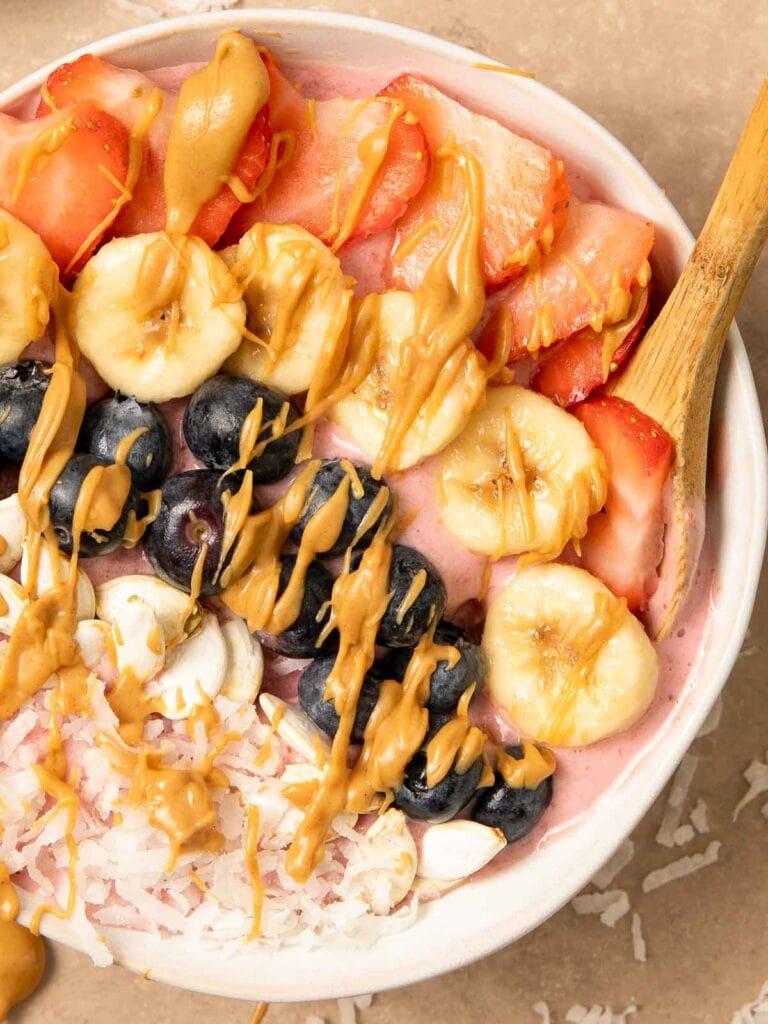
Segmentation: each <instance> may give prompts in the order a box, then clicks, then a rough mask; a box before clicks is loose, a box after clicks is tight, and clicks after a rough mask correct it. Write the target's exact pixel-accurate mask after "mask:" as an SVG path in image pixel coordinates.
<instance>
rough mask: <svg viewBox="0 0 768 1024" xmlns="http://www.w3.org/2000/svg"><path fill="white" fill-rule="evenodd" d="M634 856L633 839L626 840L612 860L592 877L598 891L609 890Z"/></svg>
mask: <svg viewBox="0 0 768 1024" xmlns="http://www.w3.org/2000/svg"><path fill="white" fill-rule="evenodd" d="M634 856H635V844H634V843H633V842H632V840H631V839H625V840H624V842H623V843H622V844H621V846H620V847H619V848H618V850H616V852H615V853H614V855H613V856H612V857H611V858H610V860H608V861H606V863H605V864H604V865H603V866H602V867H601V868H600V870H599V871H598V872H597V873H596V874H595V875H593V876H592V884H593V885H594V886H596V887H597V888H598V889H607V888H608V886H609V885H610V884H611V882H612V881H613V880H614V878H617V877H618V876H619V875H620V874H621V872H622V871H623V870H624V868H625V867H626V866H627V864H629V862H630V861H631V860H632V858H633V857H634Z"/></svg>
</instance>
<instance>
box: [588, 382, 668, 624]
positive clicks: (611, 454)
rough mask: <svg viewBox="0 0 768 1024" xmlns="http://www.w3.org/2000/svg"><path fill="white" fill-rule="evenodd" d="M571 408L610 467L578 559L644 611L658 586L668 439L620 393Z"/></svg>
mask: <svg viewBox="0 0 768 1024" xmlns="http://www.w3.org/2000/svg"><path fill="white" fill-rule="evenodd" d="M571 412H572V413H573V414H574V416H576V417H577V418H578V419H580V420H581V422H582V423H583V424H584V426H585V427H586V429H587V432H588V433H589V436H590V437H591V438H592V440H593V441H594V442H595V444H596V445H597V447H598V448H599V449H600V450H601V451H602V453H603V455H604V456H605V461H606V466H607V470H608V496H607V498H606V502H605V508H604V510H603V511H602V512H598V514H597V515H595V516H593V517H592V518H591V519H590V521H589V529H588V531H587V535H586V537H584V538H583V540H582V541H581V564H582V565H583V566H584V568H585V569H588V570H589V572H591V573H593V574H594V575H595V576H599V577H600V579H602V580H603V582H604V583H606V584H607V586H609V587H610V589H611V590H612V591H613V592H614V594H616V595H617V596H618V597H626V599H627V603H628V604H629V607H630V608H631V609H633V610H635V611H637V610H642V609H643V608H645V607H646V606H647V604H648V601H649V600H650V598H651V597H652V596H653V594H654V593H655V591H656V588H657V587H658V585H659V576H658V573H657V569H658V566H659V563H660V562H661V558H662V555H663V553H664V487H665V484H666V482H667V478H668V477H669V472H670V468H671V466H672V440H671V438H670V437H669V435H668V434H667V432H666V431H665V430H664V429H663V428H662V427H661V426H659V424H658V423H656V421H655V420H652V419H651V417H650V416H646V415H645V413H642V412H640V410H639V409H637V408H636V407H635V406H634V405H632V403H631V402H626V401H624V400H623V399H621V398H615V397H612V396H610V397H609V396H606V397H601V398H590V399H589V400H588V401H586V402H582V403H581V404H580V405H576V406H574V407H573V409H572V410H571Z"/></svg>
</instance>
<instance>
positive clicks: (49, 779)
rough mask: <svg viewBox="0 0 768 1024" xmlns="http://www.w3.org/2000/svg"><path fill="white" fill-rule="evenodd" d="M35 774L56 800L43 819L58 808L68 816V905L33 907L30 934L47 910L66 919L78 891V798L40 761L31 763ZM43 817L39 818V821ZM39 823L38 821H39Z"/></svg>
mask: <svg viewBox="0 0 768 1024" xmlns="http://www.w3.org/2000/svg"><path fill="white" fill-rule="evenodd" d="M34 770H35V774H36V775H37V778H38V781H39V782H40V785H41V787H42V788H43V790H44V791H45V792H46V793H47V794H48V796H50V797H52V798H53V799H54V800H55V801H56V803H55V804H54V806H53V807H52V808H51V810H50V811H48V814H47V815H45V816H44V818H45V819H46V820H49V819H50V818H53V817H54V816H55V815H56V814H58V813H59V811H64V812H65V814H66V818H67V823H66V840H67V852H68V854H69V864H68V866H67V874H68V876H69V895H68V898H67V905H66V907H64V908H61V907H57V906H54V905H53V904H50V903H47V904H44V905H42V906H39V907H37V908H36V909H35V912H34V914H33V915H32V920H31V921H30V923H29V930H30V931H31V932H32V934H33V935H39V934H40V923H41V921H42V919H43V917H44V916H45V915H46V914H50V915H51V916H52V917H57V918H58V919H59V920H60V921H67V920H69V918H71V917H72V915H73V914H74V912H75V897H76V895H77V888H76V880H75V865H76V864H77V843H76V842H75V825H76V823H77V812H78V810H79V809H80V798H79V797H78V795H77V793H76V792H75V791H74V789H72V787H71V786H69V785H67V783H65V782H63V781H62V780H61V779H60V778H59V777H58V776H57V775H54V774H52V773H51V772H49V771H48V770H47V769H46V768H43V767H42V766H41V765H39V764H38V765H35V766H34ZM42 820H43V819H41V821H42ZM38 824H39V823H38Z"/></svg>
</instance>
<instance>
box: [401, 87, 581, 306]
mask: <svg viewBox="0 0 768 1024" xmlns="http://www.w3.org/2000/svg"><path fill="white" fill-rule="evenodd" d="M382 95H385V96H392V97H394V98H396V99H399V100H401V101H402V102H403V103H404V104H405V106H406V108H407V109H408V110H409V111H411V112H412V113H413V114H415V115H416V117H418V119H419V121H420V123H421V125H422V127H423V129H424V133H425V135H426V137H427V142H428V144H429V147H430V150H431V151H432V152H433V153H434V152H436V151H437V150H438V149H439V147H440V146H442V145H443V144H444V143H445V142H446V141H448V139H449V137H453V139H455V141H456V142H457V143H458V144H459V145H461V146H463V147H464V148H465V149H467V150H468V151H469V152H470V153H472V154H473V155H474V156H476V157H477V158H478V159H479V160H480V161H481V163H482V166H483V171H484V173H485V231H484V235H483V241H484V246H485V277H486V280H487V282H488V284H489V285H490V286H492V287H493V286H497V285H499V284H501V283H502V282H503V281H506V280H508V279H510V278H512V277H515V276H516V275H518V274H520V273H522V272H523V270H524V269H525V266H526V265H527V263H528V262H529V260H531V259H535V258H537V257H538V250H539V249H541V250H542V251H547V250H548V248H549V246H550V245H551V244H552V239H553V238H554V236H555V235H556V234H557V233H558V232H559V231H560V229H561V227H562V225H563V223H564V222H565V217H566V205H565V204H566V200H567V199H568V193H569V188H568V181H567V178H566V176H565V172H564V170H563V165H562V163H561V161H559V160H555V158H554V157H553V156H552V154H551V153H550V151H549V150H548V149H544V148H543V147H542V146H538V145H536V143H535V142H531V141H530V140H529V139H523V138H521V137H520V136H519V135H515V134H514V132H511V131H510V130H509V129H508V128H505V127H503V126H502V125H500V124H499V123H498V122H497V121H494V120H492V119H491V118H489V117H483V116H481V115H480V114H474V113H472V111H470V110H467V108H466V107H464V106H462V105H461V103H457V102H456V101H455V100H452V99H450V98H449V97H448V96H446V95H445V93H443V92H441V91H440V90H439V89H437V88H436V87H435V86H434V85H430V84H429V83H428V82H425V81H424V80H423V79H421V78H417V77H416V76H415V75H401V76H400V77H399V78H396V79H395V81H394V82H391V83H390V84H389V85H388V86H387V87H386V89H384V90H383V93H382ZM440 177H441V176H440V175H439V174H437V173H435V174H433V180H432V181H431V182H430V184H429V187H428V188H426V189H425V190H424V191H423V192H422V194H421V195H420V196H419V197H418V199H416V200H415V201H414V202H413V203H412V204H411V205H410V207H409V209H408V212H407V214H406V215H405V216H404V217H403V219H402V221H401V222H400V224H399V225H398V234H397V240H396V243H395V256H394V259H393V265H392V282H393V284H396V285H397V286H398V287H406V288H411V289H412V288H415V287H417V286H418V285H419V284H420V283H421V281H422V279H423V277H424V273H425V271H426V268H427V267H428V266H429V264H430V263H431V262H432V260H433V259H434V257H435V255H436V253H437V251H438V250H439V249H440V246H441V244H442V239H443V234H442V232H439V231H427V232H426V233H424V235H423V237H422V238H421V240H420V242H419V243H418V244H417V245H416V246H415V247H413V248H412V247H410V246H409V251H408V253H407V255H405V256H404V258H402V259H398V258H397V248H398V246H399V245H401V244H402V243H403V242H407V241H408V240H409V239H412V238H413V237H414V236H416V233H417V232H419V231H420V230H423V229H424V225H426V224H428V223H430V222H438V223H442V224H444V225H447V226H449V227H450V226H451V225H452V224H454V223H455V221H456V219H457V216H458V211H459V208H460V204H461V202H462V198H461V196H460V195H456V196H449V197H446V196H445V194H444V190H443V188H442V182H441V180H440Z"/></svg>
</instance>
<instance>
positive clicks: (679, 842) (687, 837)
mask: <svg viewBox="0 0 768 1024" xmlns="http://www.w3.org/2000/svg"><path fill="white" fill-rule="evenodd" d="M674 838H675V846H685V845H686V844H687V843H690V841H691V840H692V839H695V838H696V830H695V829H694V827H693V825H688V824H687V823H686V824H685V825H680V826H679V828H676V829H675V837H674Z"/></svg>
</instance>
